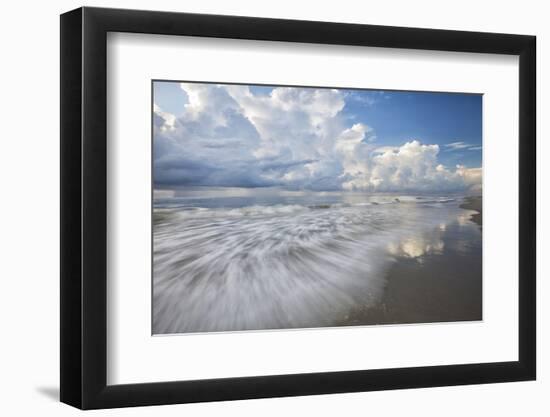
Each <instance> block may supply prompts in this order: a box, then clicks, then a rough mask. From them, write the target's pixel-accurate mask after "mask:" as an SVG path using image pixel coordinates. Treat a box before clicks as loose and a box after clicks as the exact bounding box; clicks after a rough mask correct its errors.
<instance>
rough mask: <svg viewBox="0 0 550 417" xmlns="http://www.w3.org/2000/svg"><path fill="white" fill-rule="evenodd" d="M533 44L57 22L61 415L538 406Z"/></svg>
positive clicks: (198, 18) (446, 36)
mask: <svg viewBox="0 0 550 417" xmlns="http://www.w3.org/2000/svg"><path fill="white" fill-rule="evenodd" d="M535 49H536V48H535V37H533V36H525V35H509V34H493V33H475V32H459V31H446V30H432V29H415V28H398V27H386V26H372V25H356V24H341V23H327V22H311V21H292V20H277V19H265V18H251V17H236V16H214V15H197V14H185V13H168V12H151V11H135V10H118V9H101V8H87V7H85V8H80V9H77V10H74V11H71V12H68V13H65V14H63V15H62V16H61V312H60V313H61V401H63V402H65V403H67V404H70V405H73V406H75V407H78V408H82V409H94V408H112V407H125V406H140V405H155V404H174V403H186V402H200V401H218V400H236V399H247V398H263V397H277V396H297V395H313V394H326V393H342V392H354V391H371V390H387V389H400V388H420V387H433V386H445V385H462V384H480V383H495V382H507V381H525V380H533V379H535V375H536V330H535V329H536V314H535V311H536V307H535V301H536V296H535V295H536V267H535V253H536V251H535V249H536V224H535V219H536V191H535V189H536V188H535V172H536V166H535V163H536V157H535V156H536V155H535V153H536V146H535V105H536V94H535V78H536V77H535V67H536V65H535Z"/></svg>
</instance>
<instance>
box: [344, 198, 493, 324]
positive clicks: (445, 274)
mask: <svg viewBox="0 0 550 417" xmlns="http://www.w3.org/2000/svg"><path fill="white" fill-rule="evenodd" d="M459 207H460V208H462V209H467V210H473V211H472V212H470V214H469V220H471V221H472V222H474V223H475V224H477V225H478V226H479V228H480V229H481V227H482V216H481V208H482V198H481V197H465V198H464V200H463V203H462V204H460V206H459ZM457 227H458V225H457V224H454V225H453V226H451V228H450V229H449V233H447V234H446V236H445V237H444V239H443V244H444V245H445V247H446V250H445V251H442V252H441V253H439V254H436V255H433V254H432V255H430V254H426V255H423V256H422V261H421V262H418V258H416V259H415V258H413V257H401V258H399V259H396V262H395V264H394V265H393V266H392V267H391V268H390V269H389V270H388V272H387V274H386V282H387V284H386V286H385V289H384V294H383V296H382V298H381V300H380V302H379V303H378V304H377V305H376V306H365V307H363V308H357V309H355V310H354V311H352V312H351V313H350V314H349V316H348V317H345V318H344V319H343V320H342V321H341V324H342V325H373V324H406V323H434V322H455V321H474V320H482V248H481V236H479V240H478V239H477V237H476V233H475V232H473V233H472V234H471V243H472V242H475V243H474V244H473V245H463V244H460V243H459V242H460V237H459V236H458V235H457V233H456V228H457ZM453 228H454V230H453ZM480 235H481V233H480Z"/></svg>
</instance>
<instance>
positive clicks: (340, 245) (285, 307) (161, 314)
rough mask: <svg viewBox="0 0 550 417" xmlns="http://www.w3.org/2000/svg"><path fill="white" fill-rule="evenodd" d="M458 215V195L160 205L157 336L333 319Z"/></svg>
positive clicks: (371, 294) (364, 298) (366, 300)
mask: <svg viewBox="0 0 550 417" xmlns="http://www.w3.org/2000/svg"><path fill="white" fill-rule="evenodd" d="M460 213H464V210H461V209H459V208H458V204H456V203H454V199H452V198H436V199H434V198H415V197H411V198H410V199H409V198H406V199H404V198H399V199H397V198H392V199H389V200H387V201H386V200H384V201H379V202H376V201H371V202H366V203H358V204H344V203H331V204H310V205H307V204H275V205H270V206H263V205H251V206H245V207H233V208H223V207H218V208H205V207H176V208H174V207H172V208H156V209H155V211H154V258H153V270H154V271H153V272H154V273H153V333H155V334H162V333H188V332H211V331H235V330H253V329H279V328H306V327H323V326H331V325H335V323H338V321H339V320H341V319H342V318H343V317H344V316H345V315H346V314H347V313H348V312H349V311H350V309H352V308H354V307H357V306H369V305H372V304H374V303H376V302H377V300H378V299H379V298H380V296H381V294H382V291H383V288H384V285H385V279H384V275H385V274H384V272H385V270H386V269H387V268H388V267H389V266H390V265H391V262H392V261H393V260H394V259H395V257H396V256H398V254H399V253H404V254H409V255H410V254H415V253H418V250H419V249H418V248H414V247H412V248H411V243H410V242H425V241H426V239H425V238H422V236H424V235H426V234H427V233H431V232H432V231H433V230H434V228H435V229H437V228H441V227H444V225H445V224H446V223H448V222H449V221H452V220H453V219H456V217H457V215H459V214H460ZM442 230H444V229H442ZM422 244H423V245H424V246H425V247H426V248H427V247H430V248H436V249H438V250H441V249H442V248H441V244H440V243H430V244H429V245H428V244H427V243H422ZM430 245H431V246H430ZM438 245H439V246H438ZM423 250H424V249H423Z"/></svg>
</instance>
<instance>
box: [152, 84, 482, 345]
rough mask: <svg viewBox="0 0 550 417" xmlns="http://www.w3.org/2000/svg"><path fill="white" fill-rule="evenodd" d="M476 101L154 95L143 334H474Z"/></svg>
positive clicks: (161, 90)
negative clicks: (438, 327)
mask: <svg viewBox="0 0 550 417" xmlns="http://www.w3.org/2000/svg"><path fill="white" fill-rule="evenodd" d="M482 99H483V97H482V95H480V94H470V93H447V92H418V91H392V90H371V89H354V88H326V87H307V86H276V85H273V86H268V85H252V84H250V85H247V84H227V83H211V82H194V81H166V80H154V81H153V82H152V102H153V103H152V152H153V161H152V185H153V195H152V244H153V250H152V252H153V253H152V307H153V311H152V332H153V334H157V335H160V334H182V333H197V332H227V331H246V330H256V331H258V330H274V329H305V328H322V327H339V326H366V325H385V324H410V323H435V322H457V321H475V320H482Z"/></svg>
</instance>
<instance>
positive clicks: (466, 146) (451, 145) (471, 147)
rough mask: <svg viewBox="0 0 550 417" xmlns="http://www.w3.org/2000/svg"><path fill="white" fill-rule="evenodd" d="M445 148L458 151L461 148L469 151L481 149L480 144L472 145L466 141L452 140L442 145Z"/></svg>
mask: <svg viewBox="0 0 550 417" xmlns="http://www.w3.org/2000/svg"><path fill="white" fill-rule="evenodd" d="M443 146H445V147H446V148H447V150H448V151H459V150H462V149H467V150H469V151H479V150H481V149H482V147H481V146H477V145H472V144H470V143H466V142H453V143H447V144H445V145H443Z"/></svg>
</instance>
